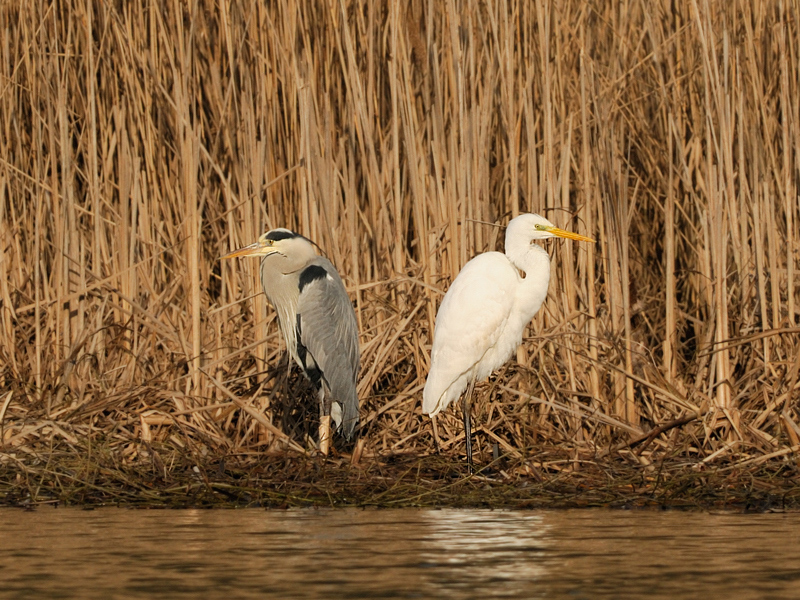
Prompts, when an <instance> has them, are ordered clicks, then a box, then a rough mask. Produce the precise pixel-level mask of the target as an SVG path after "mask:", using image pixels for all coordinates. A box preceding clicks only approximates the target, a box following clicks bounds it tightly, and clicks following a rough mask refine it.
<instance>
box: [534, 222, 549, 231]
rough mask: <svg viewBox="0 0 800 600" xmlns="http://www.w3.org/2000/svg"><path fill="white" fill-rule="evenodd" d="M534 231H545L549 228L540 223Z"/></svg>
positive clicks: (535, 226)
mask: <svg viewBox="0 0 800 600" xmlns="http://www.w3.org/2000/svg"><path fill="white" fill-rule="evenodd" d="M534 229H536V231H544V230H545V229H547V228H546V227H545V226H544V225H540V224H539V223H537V224H536V225H534Z"/></svg>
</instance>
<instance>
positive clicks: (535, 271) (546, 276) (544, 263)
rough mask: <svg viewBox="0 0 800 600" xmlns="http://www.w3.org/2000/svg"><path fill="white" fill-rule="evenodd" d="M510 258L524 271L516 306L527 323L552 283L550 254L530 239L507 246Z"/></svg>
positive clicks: (507, 253)
mask: <svg viewBox="0 0 800 600" xmlns="http://www.w3.org/2000/svg"><path fill="white" fill-rule="evenodd" d="M506 255H507V256H508V258H509V260H510V261H511V262H512V263H513V264H514V266H515V267H517V268H518V269H519V270H520V271H522V272H523V273H524V279H523V280H522V281H521V282H520V286H519V288H518V291H517V297H516V307H517V310H518V314H519V316H520V318H521V319H522V320H523V321H524V322H525V324H527V323H528V322H529V321H530V320H531V319H532V318H533V315H535V314H536V312H537V311H538V310H539V308H540V307H541V306H542V303H543V302H544V300H545V298H546V297H547V289H548V287H549V283H550V255H549V254H547V251H546V250H545V249H544V248H542V247H541V246H539V245H537V244H531V243H530V242H529V241H525V242H524V243H516V244H510V245H509V246H507V247H506Z"/></svg>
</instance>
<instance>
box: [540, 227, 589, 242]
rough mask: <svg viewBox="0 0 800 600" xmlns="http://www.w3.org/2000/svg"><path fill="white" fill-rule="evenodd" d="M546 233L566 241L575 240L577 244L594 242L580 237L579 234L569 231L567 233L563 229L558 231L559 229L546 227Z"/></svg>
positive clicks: (582, 236)
mask: <svg viewBox="0 0 800 600" xmlns="http://www.w3.org/2000/svg"><path fill="white" fill-rule="evenodd" d="M547 231H548V232H549V233H552V234H553V235H555V236H557V237H561V238H567V239H568V240H577V241H579V242H592V243H594V240H593V239H592V238H588V237H586V236H584V235H580V234H579V233H572V232H571V231H567V230H565V229H560V228H559V227H548V228H547Z"/></svg>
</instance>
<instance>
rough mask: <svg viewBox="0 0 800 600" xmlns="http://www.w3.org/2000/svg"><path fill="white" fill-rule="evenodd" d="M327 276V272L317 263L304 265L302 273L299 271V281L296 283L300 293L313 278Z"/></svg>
mask: <svg viewBox="0 0 800 600" xmlns="http://www.w3.org/2000/svg"><path fill="white" fill-rule="evenodd" d="M327 276H328V272H327V271H326V270H325V269H323V268H322V267H320V266H319V265H311V266H310V267H306V268H305V269H303V271H302V273H300V282H299V284H298V286H299V288H300V293H302V292H303V288H304V287H306V286H307V285H308V284H309V283H311V282H312V281H314V280H315V279H325V277H327Z"/></svg>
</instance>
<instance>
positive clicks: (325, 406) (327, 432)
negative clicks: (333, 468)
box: [319, 386, 331, 456]
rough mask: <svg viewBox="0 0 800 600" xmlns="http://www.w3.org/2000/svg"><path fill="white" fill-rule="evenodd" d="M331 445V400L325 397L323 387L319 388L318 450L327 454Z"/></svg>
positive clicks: (324, 454)
mask: <svg viewBox="0 0 800 600" xmlns="http://www.w3.org/2000/svg"><path fill="white" fill-rule="evenodd" d="M330 447H331V401H330V399H328V398H327V394H326V393H325V387H324V386H323V387H321V388H320V390H319V451H320V452H321V453H322V455H323V456H328V450H330Z"/></svg>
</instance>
